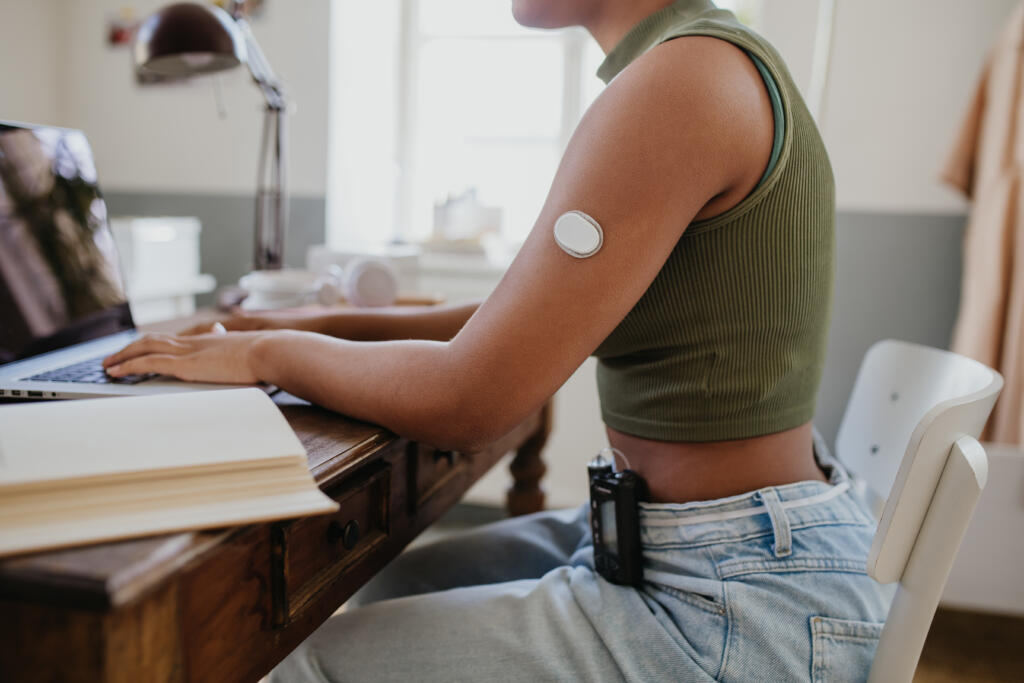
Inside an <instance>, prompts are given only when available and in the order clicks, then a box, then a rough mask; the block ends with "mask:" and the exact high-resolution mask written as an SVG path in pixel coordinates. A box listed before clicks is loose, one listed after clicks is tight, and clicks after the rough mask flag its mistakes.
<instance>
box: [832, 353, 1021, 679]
mask: <svg viewBox="0 0 1024 683" xmlns="http://www.w3.org/2000/svg"><path fill="white" fill-rule="evenodd" d="M1002 386H1003V379H1002V377H1001V376H1000V375H999V373H997V372H995V371H994V370H992V369H990V368H988V367H986V366H984V365H982V364H981V363H978V362H976V361H973V360H971V359H969V358H965V357H963V356H959V355H957V354H955V353H950V352H948V351H940V350H939V349H933V348H929V347H927V346H920V345H918V344H910V343H907V342H900V341H894V340H886V341H881V342H878V343H876V344H875V345H873V346H872V347H871V348H870V349H869V350H868V352H867V354H866V355H865V356H864V362H863V363H862V364H861V368H860V372H859V373H858V375H857V381H856V382H855V384H854V387H853V393H852V395H851V396H850V402H849V404H848V405H847V408H846V413H845V415H844V416H843V422H842V424H841V425H840V427H839V433H838V436H837V437H836V455H837V457H838V458H839V460H840V461H841V462H842V463H843V464H844V465H846V467H847V468H848V469H849V470H850V471H851V472H852V473H853V474H854V476H855V477H856V478H857V479H858V480H859V481H861V482H863V485H865V486H866V487H867V489H868V491H870V493H871V494H872V495H874V496H876V497H877V499H878V500H879V501H883V500H884V501H885V506H884V508H883V510H882V513H881V518H880V521H879V523H878V531H877V532H876V533H875V538H874V542H873V543H872V546H871V552H870V554H869V556H868V574H869V575H870V576H871V577H872V578H874V579H875V580H876V581H878V582H880V583H892V582H894V581H898V582H899V587H898V589H897V592H896V597H895V599H894V600H893V604H892V608H891V610H890V612H889V617H888V619H887V620H886V623H885V628H884V629H883V631H882V637H881V639H880V641H879V643H878V650H877V652H876V654H875V661H874V664H873V665H872V667H871V676H870V678H869V680H870V681H884V682H886V683H890V682H892V681H910V680H911V679H912V678H913V676H914V671H915V669H916V668H917V662H918V659H919V658H920V656H921V649H922V647H923V646H924V640H925V637H926V636H927V635H928V628H929V627H930V626H931V622H932V618H933V617H934V616H935V609H936V607H937V606H938V604H939V597H940V596H941V595H942V588H943V586H944V585H945V583H946V579H947V577H948V575H949V569H950V567H951V566H952V563H953V557H954V556H955V555H956V550H957V547H959V545H960V541H961V539H962V538H963V534H964V531H965V530H966V528H967V524H968V522H969V521H970V519H971V515H972V514H973V513H974V506H975V504H976V503H977V501H978V496H979V495H980V494H981V490H982V489H983V488H984V487H985V480H986V478H987V475H988V464H987V460H986V457H985V451H984V449H982V447H981V445H980V444H979V443H978V441H977V440H976V439H977V437H978V436H979V435H980V434H981V430H982V427H984V425H985V421H986V420H987V419H988V416H989V413H990V412H991V411H992V405H993V404H994V403H995V401H996V398H997V397H998V396H999V391H1000V390H1001V389H1002Z"/></svg>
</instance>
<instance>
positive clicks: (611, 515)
mask: <svg viewBox="0 0 1024 683" xmlns="http://www.w3.org/2000/svg"><path fill="white" fill-rule="evenodd" d="M598 514H600V515H601V541H602V542H603V543H604V547H605V548H607V550H608V552H610V553H612V554H614V555H618V553H619V539H618V536H617V532H618V530H617V527H616V523H615V501H614V500H606V501H603V502H602V503H601V505H600V508H599V509H598Z"/></svg>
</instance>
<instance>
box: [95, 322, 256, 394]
mask: <svg viewBox="0 0 1024 683" xmlns="http://www.w3.org/2000/svg"><path fill="white" fill-rule="evenodd" d="M215 325H216V323H215ZM206 327H207V329H210V325H206ZM222 330H223V328H221V331H217V332H211V333H209V334H194V335H188V336H176V335H167V334H150V335H146V336H145V337H142V338H141V339H139V340H137V341H135V342H133V343H131V344H129V345H128V346H126V347H125V348H123V349H121V350H120V351H118V352H117V353H115V354H113V355H112V356H108V357H107V358H105V359H104V361H103V367H104V368H105V369H106V371H107V374H109V375H110V376H111V377H123V376H125V375H143V374H146V373H157V374H160V375H169V376H171V377H177V378H178V379H181V380H185V381H186V382H213V383H218V384H255V383H257V382H259V381H260V379H261V378H260V377H259V376H258V375H257V374H256V372H255V371H254V369H253V368H254V364H253V362H252V355H253V354H252V349H253V346H254V344H255V343H256V342H257V341H258V340H259V339H262V338H264V337H266V336H268V335H272V334H274V332H230V333H228V332H224V331H222Z"/></svg>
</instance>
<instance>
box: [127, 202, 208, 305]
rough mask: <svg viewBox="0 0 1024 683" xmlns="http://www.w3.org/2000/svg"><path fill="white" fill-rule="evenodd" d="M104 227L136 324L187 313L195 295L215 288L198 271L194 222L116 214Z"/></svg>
mask: <svg viewBox="0 0 1024 683" xmlns="http://www.w3.org/2000/svg"><path fill="white" fill-rule="evenodd" d="M110 228H111V231H112V232H113V234H114V241H115V242H116V244H117V250H118V253H119V255H120V257H121V271H122V273H123V274H124V279H125V283H126V285H127V288H128V298H129V300H130V302H131V305H132V313H133V315H134V317H135V322H136V323H138V324H144V323H147V322H153V321H156V320H162V319H167V318H173V317H180V316H183V315H189V314H190V313H192V312H193V311H195V295H196V294H203V293H206V292H210V291H213V288H214V287H215V286H216V284H217V283H216V280H214V278H213V276H211V275H204V274H202V273H201V272H200V270H199V235H200V233H201V231H202V226H201V224H200V222H199V219H198V218H194V217H191V216H155V217H151V216H120V217H114V218H111V219H110Z"/></svg>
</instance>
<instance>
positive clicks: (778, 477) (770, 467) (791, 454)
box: [606, 422, 827, 503]
mask: <svg viewBox="0 0 1024 683" xmlns="http://www.w3.org/2000/svg"><path fill="white" fill-rule="evenodd" d="M606 430H607V433H608V441H609V443H610V444H611V445H612V447H614V448H616V449H618V450H619V451H621V452H622V453H624V454H625V455H626V458H627V460H628V463H619V466H620V467H621V466H622V465H623V464H625V465H626V466H627V467H628V468H629V469H631V470H633V471H634V472H636V473H637V474H639V475H640V476H641V477H643V479H644V480H645V481H646V482H647V487H648V491H649V500H650V502H653V503H688V502H692V501H707V500H716V499H720V498H727V497H730V496H736V495H740V494H743V493H747V492H750V491H755V490H757V489H762V488H765V487H769V486H783V485H786V484H792V483H795V482H799V481H818V482H826V481H827V478H826V476H825V474H824V473H823V472H822V470H821V468H820V467H819V466H818V463H817V461H816V460H815V457H814V448H813V445H812V440H813V437H812V427H811V424H810V423H809V422H808V423H806V424H803V425H800V426H799V427H795V428H793V429H788V430H785V431H782V432H777V433H774V434H766V435H764V436H757V437H753V438H748V439H737V440H733V441H712V442H685V443H684V442H672V441H655V440H652V439H646V438H643V437H639V436H634V435H631V434H625V433H623V432H620V431H618V430H616V429H614V428H612V427H606Z"/></svg>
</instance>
